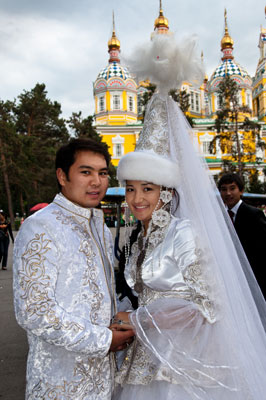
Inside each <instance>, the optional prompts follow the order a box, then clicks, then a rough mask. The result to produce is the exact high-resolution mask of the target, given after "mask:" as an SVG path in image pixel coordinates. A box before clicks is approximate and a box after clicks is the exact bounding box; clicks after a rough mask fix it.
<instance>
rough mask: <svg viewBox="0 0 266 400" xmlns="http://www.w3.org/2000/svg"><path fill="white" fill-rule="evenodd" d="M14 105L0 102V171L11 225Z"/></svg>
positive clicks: (14, 137) (12, 214)
mask: <svg viewBox="0 0 266 400" xmlns="http://www.w3.org/2000/svg"><path fill="white" fill-rule="evenodd" d="M13 106H14V103H12V102H10V101H6V102H3V101H0V171H1V175H2V178H3V185H2V187H3V188H4V189H5V192H6V196H7V208H8V212H9V216H10V219H11V223H12V224H13V223H14V212H13V201H12V194H11V186H10V171H11V168H12V165H14V164H15V163H14V153H13V151H12V150H13V149H14V148H16V145H17V142H18V141H17V137H16V133H15V123H14V117H13V113H12V109H13Z"/></svg>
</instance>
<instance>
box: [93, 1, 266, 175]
mask: <svg viewBox="0 0 266 400" xmlns="http://www.w3.org/2000/svg"><path fill="white" fill-rule="evenodd" d="M224 19H225V21H224V24H225V28H224V36H223V38H222V40H221V52H222V57H221V62H220V64H219V65H218V66H217V68H216V69H215V71H214V72H213V73H212V75H211V77H210V79H208V77H207V76H205V79H204V81H203V82H202V84H201V85H200V87H199V85H197V86H195V85H193V83H191V82H183V84H182V86H181V90H183V91H186V93H187V94H189V104H190V107H189V110H188V113H187V114H188V115H189V116H190V117H191V118H193V128H192V129H193V133H194V143H195V146H196V147H197V148H198V150H199V151H200V152H201V153H202V155H203V156H204V157H205V159H206V161H207V163H208V166H209V170H210V173H211V174H212V175H218V174H219V173H220V171H221V166H222V161H223V160H226V159H228V158H230V156H229V155H228V154H226V151H225V150H224V149H223V150H222V149H221V148H220V147H219V145H217V146H216V151H215V153H214V154H211V153H210V150H209V149H210V146H209V145H210V142H211V141H212V140H213V138H214V136H215V135H216V131H215V129H214V124H215V118H216V112H217V110H219V98H218V94H217V90H218V86H219V83H220V82H221V80H222V79H223V78H224V77H225V76H226V75H229V76H230V77H231V78H232V79H233V80H234V81H235V82H236V83H237V84H238V86H239V104H240V105H243V106H248V108H249V109H250V112H247V113H246V114H243V115H242V121H243V120H244V118H245V117H248V118H249V119H250V120H252V121H253V122H256V123H259V124H260V125H261V139H262V140H263V141H265V143H266V29H264V28H261V31H260V35H259V50H260V55H259V61H258V65H257V69H256V73H255V77H254V78H253V79H252V78H251V77H250V76H249V74H248V72H247V71H246V70H245V69H244V68H242V67H241V66H240V65H239V64H238V63H237V62H236V61H235V59H234V56H233V45H234V41H233V39H232V38H231V36H230V34H229V30H228V24H227V13H226V11H225V16H224ZM154 31H155V32H156V33H159V34H168V33H170V31H169V22H168V19H167V18H166V17H165V16H164V14H163V10H162V4H161V1H160V8H159V15H158V17H157V18H156V20H155V23H154ZM108 53H109V61H108V65H107V66H106V67H105V68H104V69H103V70H102V71H100V73H99V74H98V76H97V79H96V81H95V82H94V85H93V88H94V99H95V128H96V131H97V132H98V134H100V135H101V136H102V139H103V141H104V142H106V143H107V145H108V146H109V151H110V153H111V156H112V163H113V165H114V166H117V165H118V162H119V160H120V158H121V157H122V156H123V155H124V154H126V153H127V152H130V151H133V150H134V148H135V145H136V142H137V140H138V137H139V134H140V132H141V130H142V125H143V121H142V118H141V117H140V113H141V111H142V110H141V106H140V103H139V100H138V99H139V97H140V96H141V95H142V94H143V92H145V91H146V90H147V89H146V87H147V82H140V83H139V85H138V84H137V82H136V81H135V80H134V78H133V77H132V75H131V74H130V71H129V70H128V69H127V68H126V67H124V66H122V65H121V63H120V57H119V54H120V41H119V39H118V38H117V36H116V31H115V23H114V16H113V31H112V37H111V38H110V40H109V41H108ZM240 118H241V117H240ZM240 134H241V137H242V140H249V136H248V135H249V132H246V131H243V132H241V131H240ZM258 156H259V158H260V160H261V162H260V164H259V165H258V164H255V161H254V163H253V164H252V162H251V163H249V166H248V168H249V169H252V168H254V167H256V169H257V170H258V171H259V176H260V177H261V178H262V177H263V169H264V168H265V167H266V152H265V150H261V151H260V154H259V155H258Z"/></svg>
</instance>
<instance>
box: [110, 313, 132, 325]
mask: <svg viewBox="0 0 266 400" xmlns="http://www.w3.org/2000/svg"><path fill="white" fill-rule="evenodd" d="M129 314H130V312H125V311H120V312H118V313H117V314H116V315H115V316H114V318H113V320H114V322H115V320H119V321H123V322H125V323H127V324H130V321H129Z"/></svg>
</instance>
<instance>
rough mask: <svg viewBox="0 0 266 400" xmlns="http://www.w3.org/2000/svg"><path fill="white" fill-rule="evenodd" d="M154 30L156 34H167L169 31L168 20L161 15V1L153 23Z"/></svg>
mask: <svg viewBox="0 0 266 400" xmlns="http://www.w3.org/2000/svg"><path fill="white" fill-rule="evenodd" d="M154 30H155V31H156V32H157V33H168V31H169V23H168V19H167V18H166V17H165V16H164V15H163V8H162V0H160V3H159V16H158V18H156V20H155V22H154Z"/></svg>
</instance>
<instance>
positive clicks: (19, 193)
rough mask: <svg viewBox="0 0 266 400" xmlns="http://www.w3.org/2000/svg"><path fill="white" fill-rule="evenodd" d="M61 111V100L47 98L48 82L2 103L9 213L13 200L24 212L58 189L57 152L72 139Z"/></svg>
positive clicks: (3, 168)
mask: <svg viewBox="0 0 266 400" xmlns="http://www.w3.org/2000/svg"><path fill="white" fill-rule="evenodd" d="M60 114H61V106H60V104H59V103H57V102H52V101H51V100H49V99H48V98H47V92H46V90H45V85H44V84H37V85H36V86H35V87H34V88H33V89H32V90H31V91H24V92H23V93H22V94H21V95H19V96H18V99H17V101H16V102H13V103H11V102H5V103H4V102H1V103H0V126H1V129H0V131H1V133H0V135H1V136H0V137H1V141H2V143H1V144H2V145H1V151H2V154H4V159H5V162H4V164H5V165H3V161H2V163H1V172H2V173H1V175H0V180H3V181H4V184H5V192H6V193H7V201H6V202H7V203H8V204H4V203H3V205H2V204H1V206H2V207H3V208H5V209H8V210H9V213H11V212H10V209H12V207H13V205H12V204H11V203H12V200H13V203H14V208H15V210H16V211H17V212H19V213H20V214H23V213H24V212H27V211H28V210H29V208H30V206H32V205H34V204H35V203H38V202H50V201H51V200H52V199H53V197H54V195H55V193H56V192H57V184H56V179H55V173H54V159H55V153H56V151H57V149H58V148H59V147H60V146H61V145H62V144H63V143H66V142H67V141H68V139H69V134H68V131H67V128H66V124H65V120H64V119H63V118H60ZM6 179H7V180H8V182H9V183H8V186H9V187H8V188H7V185H6ZM8 190H9V191H10V193H11V199H9V197H8Z"/></svg>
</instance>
